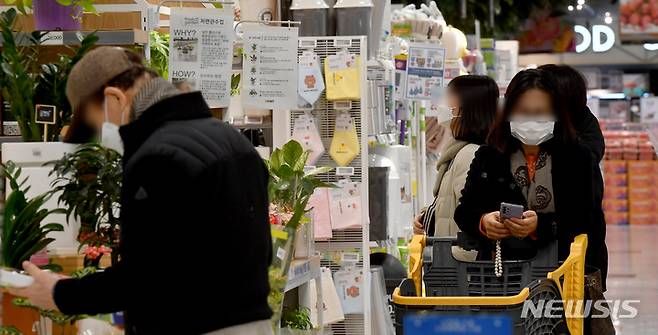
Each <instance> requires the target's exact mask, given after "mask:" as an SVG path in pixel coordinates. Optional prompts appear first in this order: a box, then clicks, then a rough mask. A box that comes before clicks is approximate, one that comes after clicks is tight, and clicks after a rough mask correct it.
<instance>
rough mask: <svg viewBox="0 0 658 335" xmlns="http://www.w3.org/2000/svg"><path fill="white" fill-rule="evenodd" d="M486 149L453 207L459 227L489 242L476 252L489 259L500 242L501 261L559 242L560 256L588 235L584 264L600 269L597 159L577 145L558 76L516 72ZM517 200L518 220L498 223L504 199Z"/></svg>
mask: <svg viewBox="0 0 658 335" xmlns="http://www.w3.org/2000/svg"><path fill="white" fill-rule="evenodd" d="M487 144H488V145H486V146H482V147H481V148H480V149H479V150H478V151H477V152H476V154H475V158H474V159H473V164H472V165H471V169H470V171H469V173H468V177H467V179H466V184H465V186H464V190H463V192H462V198H461V202H460V204H459V206H457V209H456V211H455V221H456V223H457V225H458V226H459V228H460V229H462V230H463V231H465V232H467V233H470V234H471V235H480V236H482V237H483V238H486V239H488V240H490V241H491V243H483V245H484V246H483V248H484V249H483V250H480V251H481V252H480V254H479V257H480V258H482V259H487V258H490V257H491V255H492V253H491V252H492V251H493V250H494V248H495V247H494V246H495V243H494V241H497V240H500V241H501V242H500V247H501V253H502V258H503V259H529V258H532V257H533V256H534V255H535V254H536V250H537V249H538V248H540V247H541V246H543V245H546V244H547V243H549V242H551V241H553V240H557V241H558V249H559V251H558V253H559V255H558V256H559V259H560V260H564V259H565V258H566V257H567V256H568V255H569V248H570V244H571V242H572V241H573V239H574V238H575V237H576V236H577V235H579V234H583V233H584V234H588V236H589V237H590V239H589V241H588V248H587V260H586V263H587V264H588V265H592V266H595V267H597V268H601V267H603V266H605V267H607V264H603V263H604V262H605V259H607V257H604V256H606V255H604V253H605V250H604V248H603V245H604V241H603V240H600V239H597V238H592V237H596V236H601V234H600V233H599V231H600V230H601V229H605V227H604V226H602V225H603V223H602V222H600V220H597V219H596V217H597V216H596V215H595V213H596V212H597V211H599V210H600V206H601V204H600V203H599V204H597V203H596V202H595V200H594V192H595V191H594V186H593V184H594V181H593V179H594V178H595V174H594V169H595V168H596V162H594V160H593V157H592V155H591V154H590V153H589V151H588V149H586V148H585V147H583V146H581V145H580V144H578V141H577V137H576V135H575V132H574V129H573V125H572V123H571V120H570V118H569V113H568V110H567V109H566V108H565V106H564V105H563V103H562V100H561V98H560V96H559V94H558V89H557V84H556V82H555V79H554V78H553V77H552V76H550V75H549V74H548V73H546V72H545V71H542V70H525V71H521V72H519V73H518V74H517V75H516V76H515V77H514V79H512V82H511V83H510V84H509V86H508V88H507V92H506V93H505V107H504V109H503V111H502V113H501V115H500V117H499V119H498V120H497V122H496V125H495V126H494V128H493V129H492V132H491V134H490V135H489V138H488V141H487ZM503 202H504V203H509V204H514V205H521V206H523V208H524V209H525V211H524V212H523V214H522V217H521V218H512V219H506V220H501V215H500V212H499V209H500V207H501V203H503Z"/></svg>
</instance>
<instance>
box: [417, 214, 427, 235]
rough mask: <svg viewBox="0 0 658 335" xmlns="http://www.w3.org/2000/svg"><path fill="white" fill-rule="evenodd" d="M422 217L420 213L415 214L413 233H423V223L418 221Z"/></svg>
mask: <svg viewBox="0 0 658 335" xmlns="http://www.w3.org/2000/svg"><path fill="white" fill-rule="evenodd" d="M422 218H423V215H422V214H420V215H417V216H416V218H414V235H425V228H424V227H423V223H422V222H420V220H421V219H422Z"/></svg>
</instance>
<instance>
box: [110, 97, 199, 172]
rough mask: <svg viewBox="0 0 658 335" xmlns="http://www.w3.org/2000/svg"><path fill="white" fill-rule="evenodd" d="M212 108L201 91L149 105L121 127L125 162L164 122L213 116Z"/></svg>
mask: <svg viewBox="0 0 658 335" xmlns="http://www.w3.org/2000/svg"><path fill="white" fill-rule="evenodd" d="M211 116H212V114H211V113H210V108H209V107H208V105H207V104H206V101H205V100H204V99H203V96H202V95H201V92H192V93H187V94H180V95H176V96H173V97H170V98H166V99H163V100H162V101H159V102H157V103H155V104H154V105H153V106H151V107H149V108H148V109H147V110H146V111H144V113H143V114H142V115H141V116H140V117H139V118H138V119H137V120H135V121H133V122H131V123H129V124H127V125H125V126H122V127H121V128H119V132H120V134H121V139H122V140H123V146H124V155H123V157H124V162H125V161H128V159H129V158H130V157H131V156H132V155H133V154H134V153H135V152H136V151H137V149H139V147H140V146H142V144H143V143H144V142H145V141H146V140H147V139H148V138H149V137H150V136H151V134H153V132H155V131H156V130H157V129H158V128H160V127H161V126H162V125H163V124H165V123H167V122H170V121H183V120H193V119H202V118H208V117H211Z"/></svg>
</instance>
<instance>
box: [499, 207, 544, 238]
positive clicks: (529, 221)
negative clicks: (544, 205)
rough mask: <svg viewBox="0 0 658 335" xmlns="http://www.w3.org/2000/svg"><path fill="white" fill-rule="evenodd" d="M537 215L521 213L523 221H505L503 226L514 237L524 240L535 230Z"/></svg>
mask: <svg viewBox="0 0 658 335" xmlns="http://www.w3.org/2000/svg"><path fill="white" fill-rule="evenodd" d="M537 222H538V218H537V213H535V211H525V212H523V219H514V218H513V219H507V220H505V222H504V224H505V227H507V229H509V231H510V233H511V234H512V236H514V237H518V238H525V237H527V236H528V235H530V234H532V233H534V232H535V231H536V230H537Z"/></svg>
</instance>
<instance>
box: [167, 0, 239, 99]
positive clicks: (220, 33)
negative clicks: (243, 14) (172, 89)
mask: <svg viewBox="0 0 658 335" xmlns="http://www.w3.org/2000/svg"><path fill="white" fill-rule="evenodd" d="M170 20H171V27H170V34H171V40H170V42H169V43H170V44H169V57H170V58H169V78H170V79H171V81H172V82H173V83H175V84H176V83H179V82H186V84H187V85H188V86H189V87H190V89H191V90H193V91H201V93H202V94H203V97H204V98H205V99H206V101H207V102H208V104H209V105H210V106H211V107H227V106H228V105H229V101H230V99H231V74H232V73H231V71H232V69H231V65H232V59H233V40H234V38H235V37H234V36H235V34H234V33H233V9H232V8H223V9H221V8H172V9H171V17H170Z"/></svg>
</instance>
